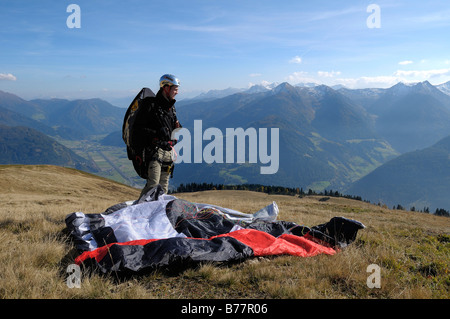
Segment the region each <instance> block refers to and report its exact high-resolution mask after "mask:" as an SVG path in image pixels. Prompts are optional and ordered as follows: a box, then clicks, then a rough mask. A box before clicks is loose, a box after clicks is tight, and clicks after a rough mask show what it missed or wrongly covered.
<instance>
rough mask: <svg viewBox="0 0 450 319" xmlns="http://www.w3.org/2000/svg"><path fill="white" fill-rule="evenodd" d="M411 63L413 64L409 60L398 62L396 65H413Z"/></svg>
mask: <svg viewBox="0 0 450 319" xmlns="http://www.w3.org/2000/svg"><path fill="white" fill-rule="evenodd" d="M413 63H414V62H413V61H410V60H406V61H400V62H398V64H400V65H408V64H413Z"/></svg>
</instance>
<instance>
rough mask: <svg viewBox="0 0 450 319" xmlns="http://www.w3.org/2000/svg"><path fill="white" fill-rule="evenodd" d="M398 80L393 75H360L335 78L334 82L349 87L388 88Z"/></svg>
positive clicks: (398, 80)
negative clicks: (357, 76)
mask: <svg viewBox="0 0 450 319" xmlns="http://www.w3.org/2000/svg"><path fill="white" fill-rule="evenodd" d="M398 82H400V79H399V78H398V77H395V76H384V75H381V76H362V77H359V78H340V79H336V84H342V85H344V86H346V87H348V88H351V89H358V88H375V87H376V88H389V87H391V86H393V85H395V84H397V83H398Z"/></svg>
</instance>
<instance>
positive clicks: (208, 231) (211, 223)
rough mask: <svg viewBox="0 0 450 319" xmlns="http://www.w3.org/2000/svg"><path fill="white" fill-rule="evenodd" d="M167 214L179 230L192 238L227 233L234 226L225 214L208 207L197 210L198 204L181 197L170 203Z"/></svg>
mask: <svg viewBox="0 0 450 319" xmlns="http://www.w3.org/2000/svg"><path fill="white" fill-rule="evenodd" d="M166 214H167V218H168V219H169V220H170V222H171V223H172V226H173V227H174V228H175V230H176V231H177V232H179V233H183V234H185V235H186V236H187V237H192V238H210V237H212V236H216V235H220V234H226V233H229V232H230V231H231V229H232V228H233V227H234V223H233V222H231V221H229V220H227V219H225V218H224V217H223V216H221V215H219V214H217V213H214V212H212V211H211V210H208V209H205V210H202V211H200V212H197V206H196V205H194V204H193V203H190V202H188V201H185V200H181V199H175V200H173V201H172V202H170V203H168V204H167V206H166Z"/></svg>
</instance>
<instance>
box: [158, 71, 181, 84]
mask: <svg viewBox="0 0 450 319" xmlns="http://www.w3.org/2000/svg"><path fill="white" fill-rule="evenodd" d="M165 85H168V86H173V85H176V86H179V85H180V80H178V79H177V78H176V76H175V75H172V74H164V75H163V76H162V77H161V78H160V79H159V87H164V86H165Z"/></svg>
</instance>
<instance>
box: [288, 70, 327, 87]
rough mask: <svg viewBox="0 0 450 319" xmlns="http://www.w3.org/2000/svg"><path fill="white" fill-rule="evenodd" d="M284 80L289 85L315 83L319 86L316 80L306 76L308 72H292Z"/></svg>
mask: <svg viewBox="0 0 450 319" xmlns="http://www.w3.org/2000/svg"><path fill="white" fill-rule="evenodd" d="M286 80H287V81H288V82H289V83H293V84H297V83H317V84H319V81H317V79H315V78H313V77H311V76H309V75H308V72H305V71H300V72H294V73H292V74H291V75H289V76H288V77H287V78H286Z"/></svg>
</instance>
